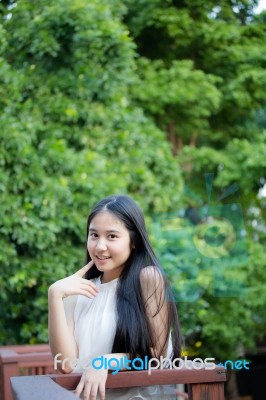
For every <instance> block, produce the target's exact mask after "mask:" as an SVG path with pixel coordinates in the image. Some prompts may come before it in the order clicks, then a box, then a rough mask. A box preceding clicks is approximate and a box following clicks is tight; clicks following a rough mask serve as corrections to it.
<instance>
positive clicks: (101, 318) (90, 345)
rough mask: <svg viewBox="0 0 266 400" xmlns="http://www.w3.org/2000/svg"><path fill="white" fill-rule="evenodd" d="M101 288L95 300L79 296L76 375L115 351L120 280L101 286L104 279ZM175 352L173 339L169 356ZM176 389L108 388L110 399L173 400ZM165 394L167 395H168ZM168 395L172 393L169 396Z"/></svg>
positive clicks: (169, 347)
mask: <svg viewBox="0 0 266 400" xmlns="http://www.w3.org/2000/svg"><path fill="white" fill-rule="evenodd" d="M92 282H94V283H95V284H96V286H97V287H98V288H99V293H98V294H97V296H96V297H95V298H94V299H89V298H87V297H85V296H78V297H77V303H76V307H75V312H74V323H75V329H74V335H75V339H76V342H77V345H78V353H79V364H78V366H77V367H76V368H75V369H74V370H73V372H83V371H84V369H82V367H80V366H81V365H86V363H87V362H88V360H92V359H93V358H95V357H99V356H101V355H104V354H110V353H111V352H112V347H113V341H114V337H115V332H116V324H117V322H116V308H115V302H116V297H115V295H116V288H117V283H118V278H117V279H114V280H112V281H111V282H108V283H103V284H102V283H101V279H100V277H99V278H95V279H93V280H92ZM171 353H172V344H171V340H169V343H168V351H167V357H170V355H171ZM173 390H174V389H173V386H169V385H168V386H167V387H165V390H164V388H163V387H159V386H153V387H152V386H151V387H143V388H130V389H107V391H106V400H112V399H116V400H130V399H132V400H133V399H139V400H141V399H142V400H146V399H149V400H153V399H156V400H159V399H160V400H170V399H175V398H176V397H175V396H173V395H172V396H170V395H169V391H170V393H173ZM164 393H165V394H164ZM167 393H168V394H167Z"/></svg>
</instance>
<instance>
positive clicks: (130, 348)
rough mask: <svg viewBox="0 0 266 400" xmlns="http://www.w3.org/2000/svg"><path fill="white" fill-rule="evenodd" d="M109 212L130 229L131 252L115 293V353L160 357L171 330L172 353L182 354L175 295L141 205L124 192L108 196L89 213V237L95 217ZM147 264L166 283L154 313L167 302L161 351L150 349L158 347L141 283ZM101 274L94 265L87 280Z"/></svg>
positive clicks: (134, 356)
mask: <svg viewBox="0 0 266 400" xmlns="http://www.w3.org/2000/svg"><path fill="white" fill-rule="evenodd" d="M103 211H108V212H110V213H112V214H113V215H114V216H116V217H117V218H118V219H119V220H121V221H122V222H123V223H124V225H125V227H126V228H127V229H128V231H129V235H130V240H131V245H132V247H133V248H132V251H131V254H130V256H129V258H128V260H127V261H126V263H125V266H124V268H123V271H122V273H121V275H120V277H119V281H118V286H117V292H116V300H117V301H116V308H117V328H116V334H115V339H114V343H113V349H112V353H129V354H130V358H131V359H133V358H136V357H140V358H144V357H145V356H148V357H149V358H152V357H157V358H159V357H160V356H161V355H165V354H163V349H164V350H165V349H166V347H167V342H168V339H169V333H170V332H171V338H172V346H173V351H172V356H173V357H174V358H178V357H180V353H181V344H180V329H179V322H178V316H177V310H176V304H175V301H174V297H173V294H172V290H171V288H170V285H169V283H168V281H167V279H166V277H165V275H164V274H163V271H162V270H161V268H160V265H159V262H158V260H157V257H156V255H155V253H154V251H153V249H152V246H151V244H150V241H149V238H148V234H147V230H146V226H145V221H144V216H143V213H142V211H141V209H140V208H139V207H138V205H137V204H136V203H135V202H134V201H133V200H132V199H131V198H130V197H129V196H125V195H118V196H114V195H113V196H109V197H107V198H105V199H103V200H101V201H100V202H99V203H97V204H96V205H95V207H94V208H93V210H92V212H91V213H90V215H89V216H88V221H87V238H88V235H89V227H90V223H91V221H92V219H93V218H94V217H95V216H96V215H97V214H98V213H100V212H103ZM90 260H91V257H90V255H89V252H88V250H86V262H87V263H88V262H89V261H90ZM145 267H149V268H153V269H154V271H155V273H156V272H157V275H158V272H159V273H160V277H161V279H162V282H163V286H164V288H163V289H164V294H163V301H162V293H159V301H158V302H157V310H156V311H155V313H154V315H153V316H156V315H157V314H158V312H159V311H160V309H161V308H162V307H163V306H165V304H166V302H167V312H166V313H167V318H166V320H165V323H166V327H165V328H166V329H165V331H166V332H168V334H167V337H166V338H165V342H164V344H163V346H162V349H161V351H159V354H154V352H153V353H152V351H151V349H156V348H157V347H158V346H156V344H155V343H154V339H153V336H154V335H152V332H151V326H150V323H149V319H148V316H147V313H146V303H147V301H148V300H149V299H145V300H144V298H143V292H142V287H141V282H140V276H141V273H142V272H143V271H144V268H145ZM101 274H102V272H101V271H99V270H98V269H97V267H96V265H93V267H92V268H91V269H90V270H89V271H88V272H87V273H86V275H85V277H86V278H87V279H92V278H95V277H98V276H100V275H101ZM153 288H154V293H153V294H155V292H156V290H158V285H157V288H156V285H153Z"/></svg>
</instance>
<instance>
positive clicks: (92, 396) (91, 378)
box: [75, 367, 108, 400]
mask: <svg viewBox="0 0 266 400" xmlns="http://www.w3.org/2000/svg"><path fill="white" fill-rule="evenodd" d="M107 375H108V370H107V369H100V370H97V369H95V368H93V367H89V368H88V369H86V371H84V372H83V374H82V376H81V379H80V382H79V384H78V386H77V387H76V390H75V394H76V396H78V397H79V396H80V394H81V393H82V391H83V397H82V398H83V400H96V398H97V394H98V393H99V396H100V400H105V384H106V380H107Z"/></svg>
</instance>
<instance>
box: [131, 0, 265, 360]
mask: <svg viewBox="0 0 266 400" xmlns="http://www.w3.org/2000/svg"><path fill="white" fill-rule="evenodd" d="M124 3H125V4H126V6H127V13H126V14H125V16H124V20H125V22H126V23H127V24H128V26H129V28H130V32H131V34H132V36H133V37H134V40H135V42H136V44H137V51H138V53H139V58H138V60H137V65H138V71H137V72H138V75H139V80H138V81H137V82H136V85H135V86H134V87H133V88H132V95H133V97H134V100H135V103H136V105H141V107H142V108H143V109H144V112H145V114H146V115H148V116H149V117H150V118H153V120H154V121H155V123H156V124H157V125H158V126H159V127H160V128H161V129H162V130H164V132H165V135H166V137H167V138H168V139H169V141H170V143H171V145H172V151H173V153H174V154H175V155H176V161H177V163H178V164H179V165H180V166H181V168H182V170H183V176H184V179H185V187H186V190H184V195H183V196H182V199H181V202H180V203H179V204H178V205H173V206H172V208H171V210H172V215H175V216H176V218H177V220H178V221H179V222H176V223H177V226H176V227H175V229H174V230H176V231H175V233H173V232H168V233H167V231H162V232H161V233H158V232H157V236H156V235H155V236H154V244H155V245H156V246H157V247H158V251H159V254H160V257H161V260H162V263H163V265H164V267H165V269H166V271H167V274H168V275H170V277H171V281H172V284H173V286H174V289H175V293H176V296H177V299H179V300H182V302H181V304H180V307H179V309H180V318H181V322H182V326H183V330H184V333H185V336H186V342H187V345H188V346H189V347H190V349H191V351H193V352H194V353H195V354H202V355H207V356H210V354H213V355H215V356H216V357H217V358H218V359H219V358H222V357H224V358H230V357H235V356H237V355H238V351H239V346H247V347H250V348H251V347H252V346H254V343H255V340H256V338H257V337H259V336H260V335H261V334H262V333H264V332H265V323H266V320H265V311H264V309H265V304H266V301H265V297H264V296H263V298H262V299H260V301H259V302H258V300H256V298H255V297H256V295H255V293H256V294H258V293H260V292H262V291H265V287H264V284H263V283H262V282H264V281H265V275H264V271H265V262H264V260H263V257H262V254H263V246H265V232H266V226H265V219H266V214H265V206H266V205H265V197H260V196H258V192H259V190H260V188H261V187H262V186H263V185H264V184H265V176H266V168H265V150H266V149H265V144H266V137H265V132H264V131H263V128H265V124H264V122H265V121H264V120H265V118H264V114H265V109H266V107H265V104H266V90H265V89H266V87H265V85H266V74H265V65H266V63H265V61H266V60H265V51H264V47H265V41H266V36H265V32H266V31H265V13H262V14H261V15H259V16H255V15H254V11H253V9H254V6H255V5H256V3H257V2H256V1H250V2H246V1H236V2H232V1H224V2H215V1H212V0H210V1H203V0H197V1H190V0H185V1H176V0H168V1H161V0H158V1H154V2H151V1H149V0H142V1H138V2H135V1H133V0H124ZM208 172H212V173H213V174H214V181H213V185H212V186H213V187H212V188H210V187H209V188H208V190H207V193H206V188H205V178H204V175H205V174H206V173H208ZM236 188H238V190H237V191H236ZM230 193H231V196H230V198H228V196H229V195H230ZM228 203H232V204H234V203H240V204H241V206H242V209H243V222H244V224H242V231H243V232H245V234H246V242H245V244H244V242H243V245H244V249H242V250H240V248H239V249H238V252H237V251H236V250H237V248H233V249H232V250H231V251H230V252H229V254H230V259H227V257H222V256H221V258H220V259H218V260H217V263H218V265H219V268H221V270H222V271H225V272H226V276H227V280H228V282H229V283H230V282H231V284H232V282H237V281H238V280H239V281H240V282H242V284H243V286H244V287H246V288H247V290H246V291H245V292H244V295H243V296H242V297H241V296H239V295H236V293H235V296H231V297H230V296H227V297H224V298H223V297H217V296H216V295H215V294H214V293H213V285H214V280H215V279H214V277H213V268H214V267H213V266H212V267H211V261H212V260H211V258H208V257H203V256H202V254H199V251H198V250H197V248H196V247H195V242H194V240H193V238H194V236H195V232H196V230H197V229H200V227H201V224H203V223H204V219H203V220H202V219H201V218H202V217H201V218H199V217H200V216H199V215H198V211H195V210H197V209H200V208H201V207H203V206H204V205H207V206H209V207H210V208H211V209H212V210H214V209H215V207H216V209H219V207H229V204H228ZM193 210H194V211H193ZM182 212H183V214H182ZM179 213H181V219H182V221H183V222H182V223H181V222H180V215H179ZM191 213H192V217H191V218H192V219H191V221H190V223H188V225H187V224H185V223H184V221H185V220H186V219H185V218H184V216H185V215H190V214H191ZM193 213H194V214H195V215H194V214H193ZM195 217H196V220H194V221H193V218H195ZM210 217H211V215H210ZM197 218H198V219H197ZM226 218H228V216H227V217H226ZM226 218H225V220H226ZM174 219H175V218H174ZM170 220H171V218H170ZM189 220H190V218H189ZM216 222H217V221H216ZM224 223H225V222H224ZM219 224H220V225H219V226H218V225H217V229H218V232H219V231H223V230H224V237H223V235H218V237H219V238H220V240H221V241H223V240H225V239H227V240H229V239H230V235H231V233H230V232H229V233H230V234H229V233H228V232H227V233H226V230H225V226H223V225H222V224H221V221H220V222H219ZM225 225H226V223H225ZM234 229H235V227H234ZM203 232H204V231H203ZM212 233H213V232H211V231H210V234H209V236H211V234H212ZM168 234H169V235H168ZM214 235H215V232H214ZM208 239H209V238H208V235H207V236H205V235H204V234H202V233H200V232H199V236H198V244H199V243H204V242H205V243H206V241H207V240H208ZM212 245H213V246H214V248H215V246H217V243H216V244H215V243H214V244H212ZM218 247H219V246H218ZM254 249H257V255H256V251H255V250H254ZM243 250H244V254H246V259H245V260H243V259H242V256H243ZM255 258H256V260H255ZM236 265H237V266H238V267H237V268H236V267H235V266H236ZM230 266H231V269H230ZM233 266H234V268H233ZM216 268H218V267H217V266H216ZM219 268H218V270H219ZM214 271H216V269H214ZM251 277H252V278H251ZM216 281H217V279H216ZM217 282H218V283H219V284H220V287H219V290H221V291H223V290H225V292H226V291H227V289H228V282H226V283H225V284H224V282H223V280H222V279H221V280H220V281H219V280H218V281H217ZM231 284H230V285H231ZM230 285H229V287H230ZM193 294H194V295H198V297H197V296H196V298H194V300H193V296H192V295H193ZM191 296H192V297H191ZM188 298H189V299H190V301H188ZM259 303H260V304H259ZM238 345H239V346H238Z"/></svg>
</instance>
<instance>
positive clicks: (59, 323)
mask: <svg viewBox="0 0 266 400" xmlns="http://www.w3.org/2000/svg"><path fill="white" fill-rule="evenodd" d="M92 265H93V262H92V261H91V262H90V263H88V264H87V265H86V266H85V267H83V268H81V269H80V270H79V271H78V272H76V273H75V274H73V275H71V276H69V277H67V278H65V279H61V280H59V281H57V282H55V283H54V284H53V285H52V286H50V288H49V291H48V305H49V317H48V328H49V343H50V347H51V351H52V354H53V356H54V357H55V359H54V360H55V361H54V364H55V363H56V362H57V367H58V369H59V370H60V371H61V372H65V373H69V372H72V370H73V362H74V360H76V359H77V356H78V350H77V345H76V341H75V338H74V310H75V304H76V299H77V296H75V295H78V294H81V295H84V296H87V297H88V298H93V297H95V296H96V295H97V293H98V288H97V287H96V285H95V284H94V283H92V282H91V281H89V280H87V279H83V278H82V277H83V275H84V274H85V273H86V271H88V270H89V269H90V268H91V267H92ZM64 360H65V361H64ZM71 361H72V367H71V365H70V364H71Z"/></svg>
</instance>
